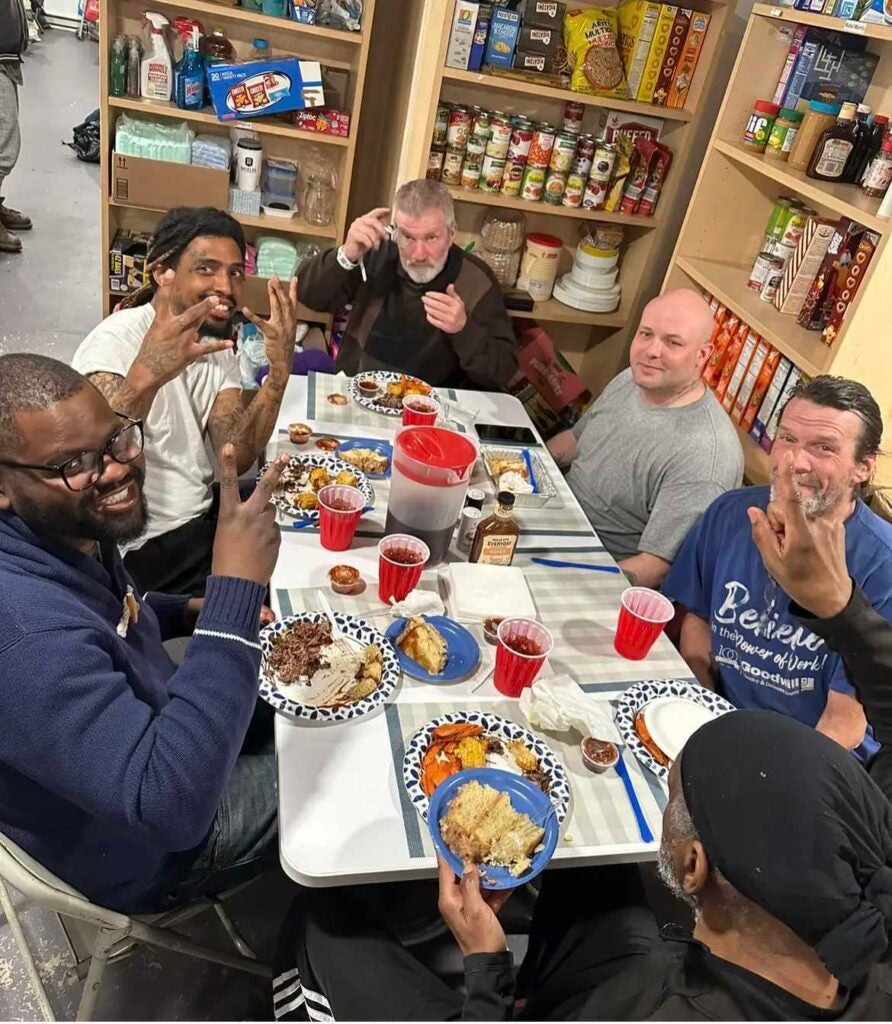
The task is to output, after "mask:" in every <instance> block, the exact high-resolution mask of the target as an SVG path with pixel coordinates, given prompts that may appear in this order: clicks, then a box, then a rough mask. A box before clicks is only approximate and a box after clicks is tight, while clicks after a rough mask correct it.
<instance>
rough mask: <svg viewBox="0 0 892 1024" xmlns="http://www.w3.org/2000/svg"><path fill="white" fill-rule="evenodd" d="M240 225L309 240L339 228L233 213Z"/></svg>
mask: <svg viewBox="0 0 892 1024" xmlns="http://www.w3.org/2000/svg"><path fill="white" fill-rule="evenodd" d="M109 206H114V207H116V208H118V209H122V210H147V211H150V212H153V213H166V212H167V211H166V210H162V209H161V208H160V207H158V206H141V205H140V204H139V203H120V202H117V201H116V200H114V199H112V198H109ZM230 216H232V217H234V218H235V219H236V220H237V221H238V222H239V224H243V225H244V226H245V227H251V228H262V229H263V230H266V231H280V232H283V233H284V234H288V235H303V236H306V237H307V238H337V237H338V228H337V225H336V224H326V225H325V227H315V226H314V225H312V224H307V222H306V221H305V220H304V219H303V217H267V216H264V215H263V214H261V215H260V216H259V217H252V216H249V215H248V214H245V213H231V214H230Z"/></svg>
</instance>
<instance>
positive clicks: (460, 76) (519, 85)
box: [443, 68, 694, 121]
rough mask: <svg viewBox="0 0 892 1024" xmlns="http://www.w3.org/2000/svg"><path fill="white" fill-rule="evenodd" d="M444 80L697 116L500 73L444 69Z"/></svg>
mask: <svg viewBox="0 0 892 1024" xmlns="http://www.w3.org/2000/svg"><path fill="white" fill-rule="evenodd" d="M443 81H445V82H461V83H463V84H464V85H474V86H477V87H478V88H484V89H492V90H493V91H494V92H513V93H521V94H523V95H527V96H537V97H539V98H540V99H555V100H576V101H577V102H579V103H583V104H585V105H586V106H589V107H605V108H606V109H608V110H628V111H631V112H632V113H635V114H644V115H647V116H648V117H662V118H666V119H668V120H675V121H690V120H691V119H692V118H693V117H694V115H693V114H691V113H690V112H689V111H687V110H679V109H676V108H675V107H658V106H655V105H654V104H653V103H637V102H635V101H634V100H614V99H610V98H609V97H607V96H589V95H588V93H584V92H573V91H572V90H570V89H559V88H556V87H555V86H551V85H539V84H537V83H536V82H526V81H523V80H521V79H514V78H502V77H501V76H499V75H483V74H478V73H477V72H476V71H460V70H459V69H457V68H443Z"/></svg>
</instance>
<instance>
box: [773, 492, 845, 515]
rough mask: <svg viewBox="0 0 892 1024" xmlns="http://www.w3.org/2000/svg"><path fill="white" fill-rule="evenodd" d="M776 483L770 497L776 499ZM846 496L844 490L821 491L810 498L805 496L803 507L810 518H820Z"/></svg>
mask: <svg viewBox="0 0 892 1024" xmlns="http://www.w3.org/2000/svg"><path fill="white" fill-rule="evenodd" d="M775 491H776V488H775V485H774V484H772V485H771V491H770V495H769V496H770V499H771V501H774V500H775V498H776V497H777V495H776V493H775ZM843 497H844V492H843V491H841V490H840V491H820V492H819V493H818V494H813V495H812V496H811V497H810V498H804V500H803V502H802V508H803V509H804V511H805V515H806V517H807V518H808V519H820V517H821V516H823V515H826V514H827V513H828V512H829V511H830V510H831V509H832V508H834V507H835V506H836V505H837V504H838V503H839V502H840V501H841V500H842V499H843Z"/></svg>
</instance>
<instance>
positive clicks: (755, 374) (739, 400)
mask: <svg viewBox="0 0 892 1024" xmlns="http://www.w3.org/2000/svg"><path fill="white" fill-rule="evenodd" d="M770 348H771V346H770V345H769V344H768V342H767V341H766V340H765V339H764V338H762V339H761V340H760V341H759V343H758V345H756V351H755V353H754V354H753V358H752V359H751V360H750V365H749V366H748V367H747V368H746V373H745V374H744V376H743V383H742V384H741V385H740V390H739V391H738V392H737V397H736V398H735V399H734V407H733V408H732V410H731V419H732V420H734V422H735V423H740V424H741V426H742V425H743V424H742V422H741V421H742V418H743V414H744V412H746V408H747V406H748V405H749V400H750V398H751V396H752V394H753V390H754V389H755V387H756V381H757V380H758V378H759V374H760V373H761V372H762V367H763V366H764V365H765V360H766V359H767V358H768V352H769V350H770Z"/></svg>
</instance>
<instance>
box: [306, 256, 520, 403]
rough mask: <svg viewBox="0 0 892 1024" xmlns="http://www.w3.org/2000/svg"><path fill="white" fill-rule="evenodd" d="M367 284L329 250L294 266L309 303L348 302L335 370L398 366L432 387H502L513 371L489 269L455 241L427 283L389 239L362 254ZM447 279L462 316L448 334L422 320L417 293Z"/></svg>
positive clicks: (442, 286)
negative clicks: (413, 274)
mask: <svg viewBox="0 0 892 1024" xmlns="http://www.w3.org/2000/svg"><path fill="white" fill-rule="evenodd" d="M365 269H366V276H367V277H368V282H367V283H366V282H364V281H363V280H362V275H361V272H360V270H359V269H358V268H356V269H354V270H345V269H344V268H343V267H342V266H341V265H340V264H339V263H338V260H337V249H335V248H332V249H329V250H327V251H326V252H324V253H320V254H319V255H318V256H316V257H314V258H313V259H312V260H310V261H308V262H307V263H306V264H305V265H304V266H303V267H302V268H301V271H300V276H299V282H300V299H301V302H303V303H304V304H305V305H307V306H309V307H310V308H311V309H318V310H325V311H328V312H335V311H336V310H339V309H341V308H343V307H344V306H346V305H348V304H350V303H352V304H353V310H352V312H351V313H350V319H349V321H348V323H347V327H346V330H345V331H344V338H343V341H342V342H341V350H340V352H339V354H338V358H337V364H336V365H337V368H338V369H339V370H343V371H344V373H347V374H350V375H351V376H353V375H354V374H356V373H359V372H361V371H363V370H397V371H399V372H401V373H407V374H412V375H413V376H416V377H420V378H422V379H423V380H425V381H427V382H428V383H429V384H433V385H434V386H442V387H453V388H466V387H471V388H480V389H483V390H492V391H502V390H504V388H505V386H506V385H507V383H508V381H509V380H510V379H511V378H512V377H513V376H514V374H515V373H516V372H517V343H516V341H515V338H514V330H513V328H512V326H511V320H510V318H509V317H508V313H507V311H506V309H505V303H504V301H503V299H502V293H501V291H500V289H499V286H498V283H497V282H496V279H495V277H493V274H492V271H491V270H490V269H489V267H488V266H487V265H486V264H485V263H484V262H483V260H480V259H478V258H477V257H476V256H473V255H471V254H470V253H465V252H463V251H462V250H461V249H460V248H459V247H458V246H457V245H453V246H452V247H451V248H450V250H449V255H448V257H447V260H446V265H445V266H444V267H443V269H442V270H441V271H440V273H439V274H438V275H437V276H436V277H435V278H434V279H433V280H432V281H429V282H428V283H427V284H417V283H416V282H414V281H412V280H411V279H410V278H409V277H408V276H407V275H406V273H405V272H404V271H403V269H402V266H401V265H400V259H399V253H398V250H397V247H396V244H395V243H394V242H391V241H388V242H385V243H384V244H383V245H382V246H381V247H380V249H378V250H377V251H374V252H369V253H367V254H366V256H365ZM450 284H453V285H455V290H456V292H457V293H458V295H459V296H460V297H461V299H462V301H463V302H464V304H465V310H466V313H467V318H468V322H467V323H466V324H465V326H464V327H463V328H462V329H461V330H460V331H458V332H457V333H455V334H446V333H445V332H444V331H441V330H439V329H438V328H436V327H434V326H433V325H432V324H431V323H429V322H428V319H427V315H426V314H425V311H424V305H423V303H422V301H421V296H422V295H423V294H424V293H425V292H445V291H446V289H447V287H448V286H449V285H450Z"/></svg>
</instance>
